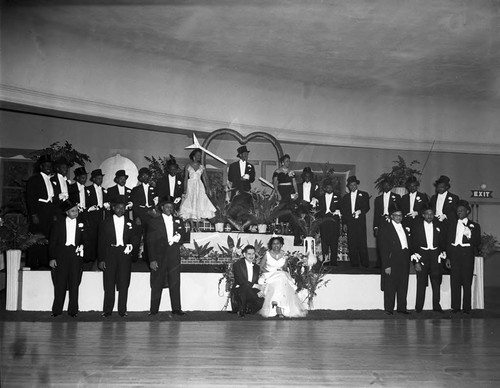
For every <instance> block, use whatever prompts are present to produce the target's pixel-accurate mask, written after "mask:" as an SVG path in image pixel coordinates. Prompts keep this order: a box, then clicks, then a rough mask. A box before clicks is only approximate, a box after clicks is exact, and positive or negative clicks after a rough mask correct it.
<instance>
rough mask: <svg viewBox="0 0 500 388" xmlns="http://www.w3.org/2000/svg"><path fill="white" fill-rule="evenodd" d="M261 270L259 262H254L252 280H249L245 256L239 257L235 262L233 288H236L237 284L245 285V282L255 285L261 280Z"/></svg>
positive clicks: (251, 285)
mask: <svg viewBox="0 0 500 388" xmlns="http://www.w3.org/2000/svg"><path fill="white" fill-rule="evenodd" d="M259 272H260V268H259V266H258V265H257V264H253V275H252V281H251V282H249V281H248V272H247V266H246V264H245V259H244V258H242V259H239V260H238V261H236V262H235V263H234V264H233V274H234V283H233V288H236V286H243V285H245V284H247V285H249V286H250V287H253V285H254V284H257V282H258V281H259Z"/></svg>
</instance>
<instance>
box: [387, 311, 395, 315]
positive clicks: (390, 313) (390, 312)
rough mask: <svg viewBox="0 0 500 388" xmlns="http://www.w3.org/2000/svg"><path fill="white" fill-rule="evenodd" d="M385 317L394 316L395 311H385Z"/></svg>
mask: <svg viewBox="0 0 500 388" xmlns="http://www.w3.org/2000/svg"><path fill="white" fill-rule="evenodd" d="M385 315H394V312H393V311H387V310H386V311H385Z"/></svg>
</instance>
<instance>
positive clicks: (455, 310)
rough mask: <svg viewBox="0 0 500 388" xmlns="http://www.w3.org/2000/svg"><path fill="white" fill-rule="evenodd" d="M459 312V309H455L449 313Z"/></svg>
mask: <svg viewBox="0 0 500 388" xmlns="http://www.w3.org/2000/svg"><path fill="white" fill-rule="evenodd" d="M459 312H460V310H457V309H454V310H451V313H452V314H457V313H459Z"/></svg>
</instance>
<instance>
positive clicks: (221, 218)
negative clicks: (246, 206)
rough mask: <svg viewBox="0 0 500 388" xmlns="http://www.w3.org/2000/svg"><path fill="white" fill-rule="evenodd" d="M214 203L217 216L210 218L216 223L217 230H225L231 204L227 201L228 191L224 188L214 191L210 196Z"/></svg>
mask: <svg viewBox="0 0 500 388" xmlns="http://www.w3.org/2000/svg"><path fill="white" fill-rule="evenodd" d="M210 200H211V201H212V204H213V205H214V206H215V209H216V210H215V216H214V218H212V219H211V220H210V222H212V223H213V224H214V225H215V231H216V232H224V224H225V223H226V222H228V217H227V216H228V209H229V204H227V203H226V193H225V192H224V190H222V188H220V189H217V190H214V191H212V195H211V196H210Z"/></svg>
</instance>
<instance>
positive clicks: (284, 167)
mask: <svg viewBox="0 0 500 388" xmlns="http://www.w3.org/2000/svg"><path fill="white" fill-rule="evenodd" d="M279 162H280V167H279V168H278V169H277V170H276V171H275V172H274V174H273V185H274V194H275V195H276V197H277V199H278V206H277V207H276V209H275V210H274V212H273V214H274V215H273V218H279V221H280V222H288V223H290V225H291V226H292V228H293V226H294V225H295V224H296V222H295V220H294V219H295V218H296V217H295V216H294V214H293V212H294V210H295V208H296V203H295V201H296V200H297V198H298V194H297V193H298V191H297V181H296V179H295V172H294V171H292V170H291V169H290V155H288V154H286V155H283V156H282V157H281V158H280V160H279Z"/></svg>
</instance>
